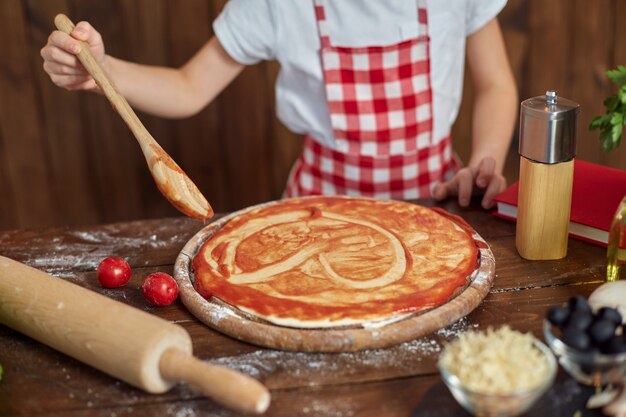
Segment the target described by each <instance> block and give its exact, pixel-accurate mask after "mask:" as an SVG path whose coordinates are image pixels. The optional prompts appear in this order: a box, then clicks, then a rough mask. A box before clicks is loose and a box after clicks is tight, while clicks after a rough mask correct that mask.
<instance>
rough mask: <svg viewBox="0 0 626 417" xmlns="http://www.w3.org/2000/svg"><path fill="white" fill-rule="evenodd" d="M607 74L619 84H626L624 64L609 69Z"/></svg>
mask: <svg viewBox="0 0 626 417" xmlns="http://www.w3.org/2000/svg"><path fill="white" fill-rule="evenodd" d="M606 75H607V76H608V77H609V79H610V80H611V81H613V82H614V83H615V84H617V85H620V86H622V85H624V84H626V67H624V66H623V65H619V66H618V67H617V68H616V69H612V70H608V71H607V72H606Z"/></svg>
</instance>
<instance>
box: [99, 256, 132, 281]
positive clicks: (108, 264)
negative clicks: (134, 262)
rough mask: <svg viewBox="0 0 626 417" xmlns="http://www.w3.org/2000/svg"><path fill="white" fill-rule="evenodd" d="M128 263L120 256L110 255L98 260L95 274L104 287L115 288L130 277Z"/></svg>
mask: <svg viewBox="0 0 626 417" xmlns="http://www.w3.org/2000/svg"><path fill="white" fill-rule="evenodd" d="M130 274H131V270H130V265H128V262H126V261H125V260H124V259H122V258H116V257H115V256H110V257H108V258H106V259H104V260H103V261H102V262H100V265H98V271H97V272H96V276H97V277H98V281H100V284H101V285H102V286H103V287H104V288H117V287H121V286H122V285H124V284H126V283H127V282H128V280H129V279H130Z"/></svg>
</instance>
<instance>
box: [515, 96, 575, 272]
mask: <svg viewBox="0 0 626 417" xmlns="http://www.w3.org/2000/svg"><path fill="white" fill-rule="evenodd" d="M579 110H580V105H579V104H578V103H575V102H573V101H571V100H568V99H565V98H562V97H558V96H557V93H556V91H547V92H546V94H545V96H538V97H533V98H530V99H527V100H524V101H523V102H522V104H521V110H520V130H519V154H520V178H519V194H518V212H517V229H516V234H515V244H516V247H517V251H518V252H519V254H520V256H522V257H523V258H525V259H529V260H546V259H561V258H564V257H565V256H566V255H567V237H568V229H569V220H570V209H571V204H572V185H573V179H574V157H575V156H576V134H577V128H578V113H579Z"/></svg>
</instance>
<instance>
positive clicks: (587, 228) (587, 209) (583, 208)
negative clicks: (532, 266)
mask: <svg viewBox="0 0 626 417" xmlns="http://www.w3.org/2000/svg"><path fill="white" fill-rule="evenodd" d="M518 187H519V183H517V182H516V183H514V184H512V185H511V186H510V187H509V188H507V189H506V190H504V191H503V192H502V193H500V194H498V195H497V196H496V197H495V198H494V200H495V201H496V203H497V207H496V210H495V211H494V212H493V214H494V215H495V216H498V217H502V218H504V219H508V220H513V221H514V220H515V219H517V192H518ZM625 195H626V171H622V170H619V169H615V168H609V167H606V166H603V165H597V164H592V163H591V162H585V161H579V160H575V161H574V185H573V188H572V209H571V212H570V224H569V235H570V236H571V237H573V238H577V239H581V240H585V241H587V242H591V243H595V244H598V245H602V246H607V244H608V241H609V229H610V227H611V221H612V220H613V216H614V215H615V211H616V210H617V206H619V203H620V202H621V201H622V198H623V197H624V196H625Z"/></svg>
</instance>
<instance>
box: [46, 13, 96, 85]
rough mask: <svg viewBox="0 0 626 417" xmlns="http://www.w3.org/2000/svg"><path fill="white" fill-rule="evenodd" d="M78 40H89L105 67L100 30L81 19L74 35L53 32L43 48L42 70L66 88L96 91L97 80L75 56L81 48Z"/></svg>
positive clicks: (88, 42)
mask: <svg viewBox="0 0 626 417" xmlns="http://www.w3.org/2000/svg"><path fill="white" fill-rule="evenodd" d="M76 39H78V40H81V41H84V42H86V43H87V44H88V45H89V49H90V50H91V53H92V54H93V55H94V57H95V58H96V60H98V62H99V63H100V65H101V66H103V67H104V66H105V65H104V64H105V53H104V43H103V42H102V37H101V36H100V33H98V32H97V31H96V30H95V29H94V28H93V27H92V26H91V25H90V24H89V23H87V22H79V23H78V24H77V25H76V27H75V28H74V30H73V31H72V35H71V36H69V35H67V34H66V33H63V32H61V31H59V30H55V31H54V32H52V33H51V34H50V36H49V37H48V43H47V44H46V46H44V47H43V48H42V49H41V57H42V58H43V60H44V62H43V69H44V70H45V71H46V72H47V73H48V75H49V76H50V79H51V80H52V82H54V83H55V84H56V85H58V86H59V87H62V88H65V89H66V90H96V89H98V87H97V85H96V82H95V81H94V79H93V78H92V77H91V75H89V74H88V73H87V70H85V68H84V67H83V65H82V64H81V63H80V61H79V60H78V58H77V57H76V54H78V52H79V51H80V44H79V42H77V41H76Z"/></svg>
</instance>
